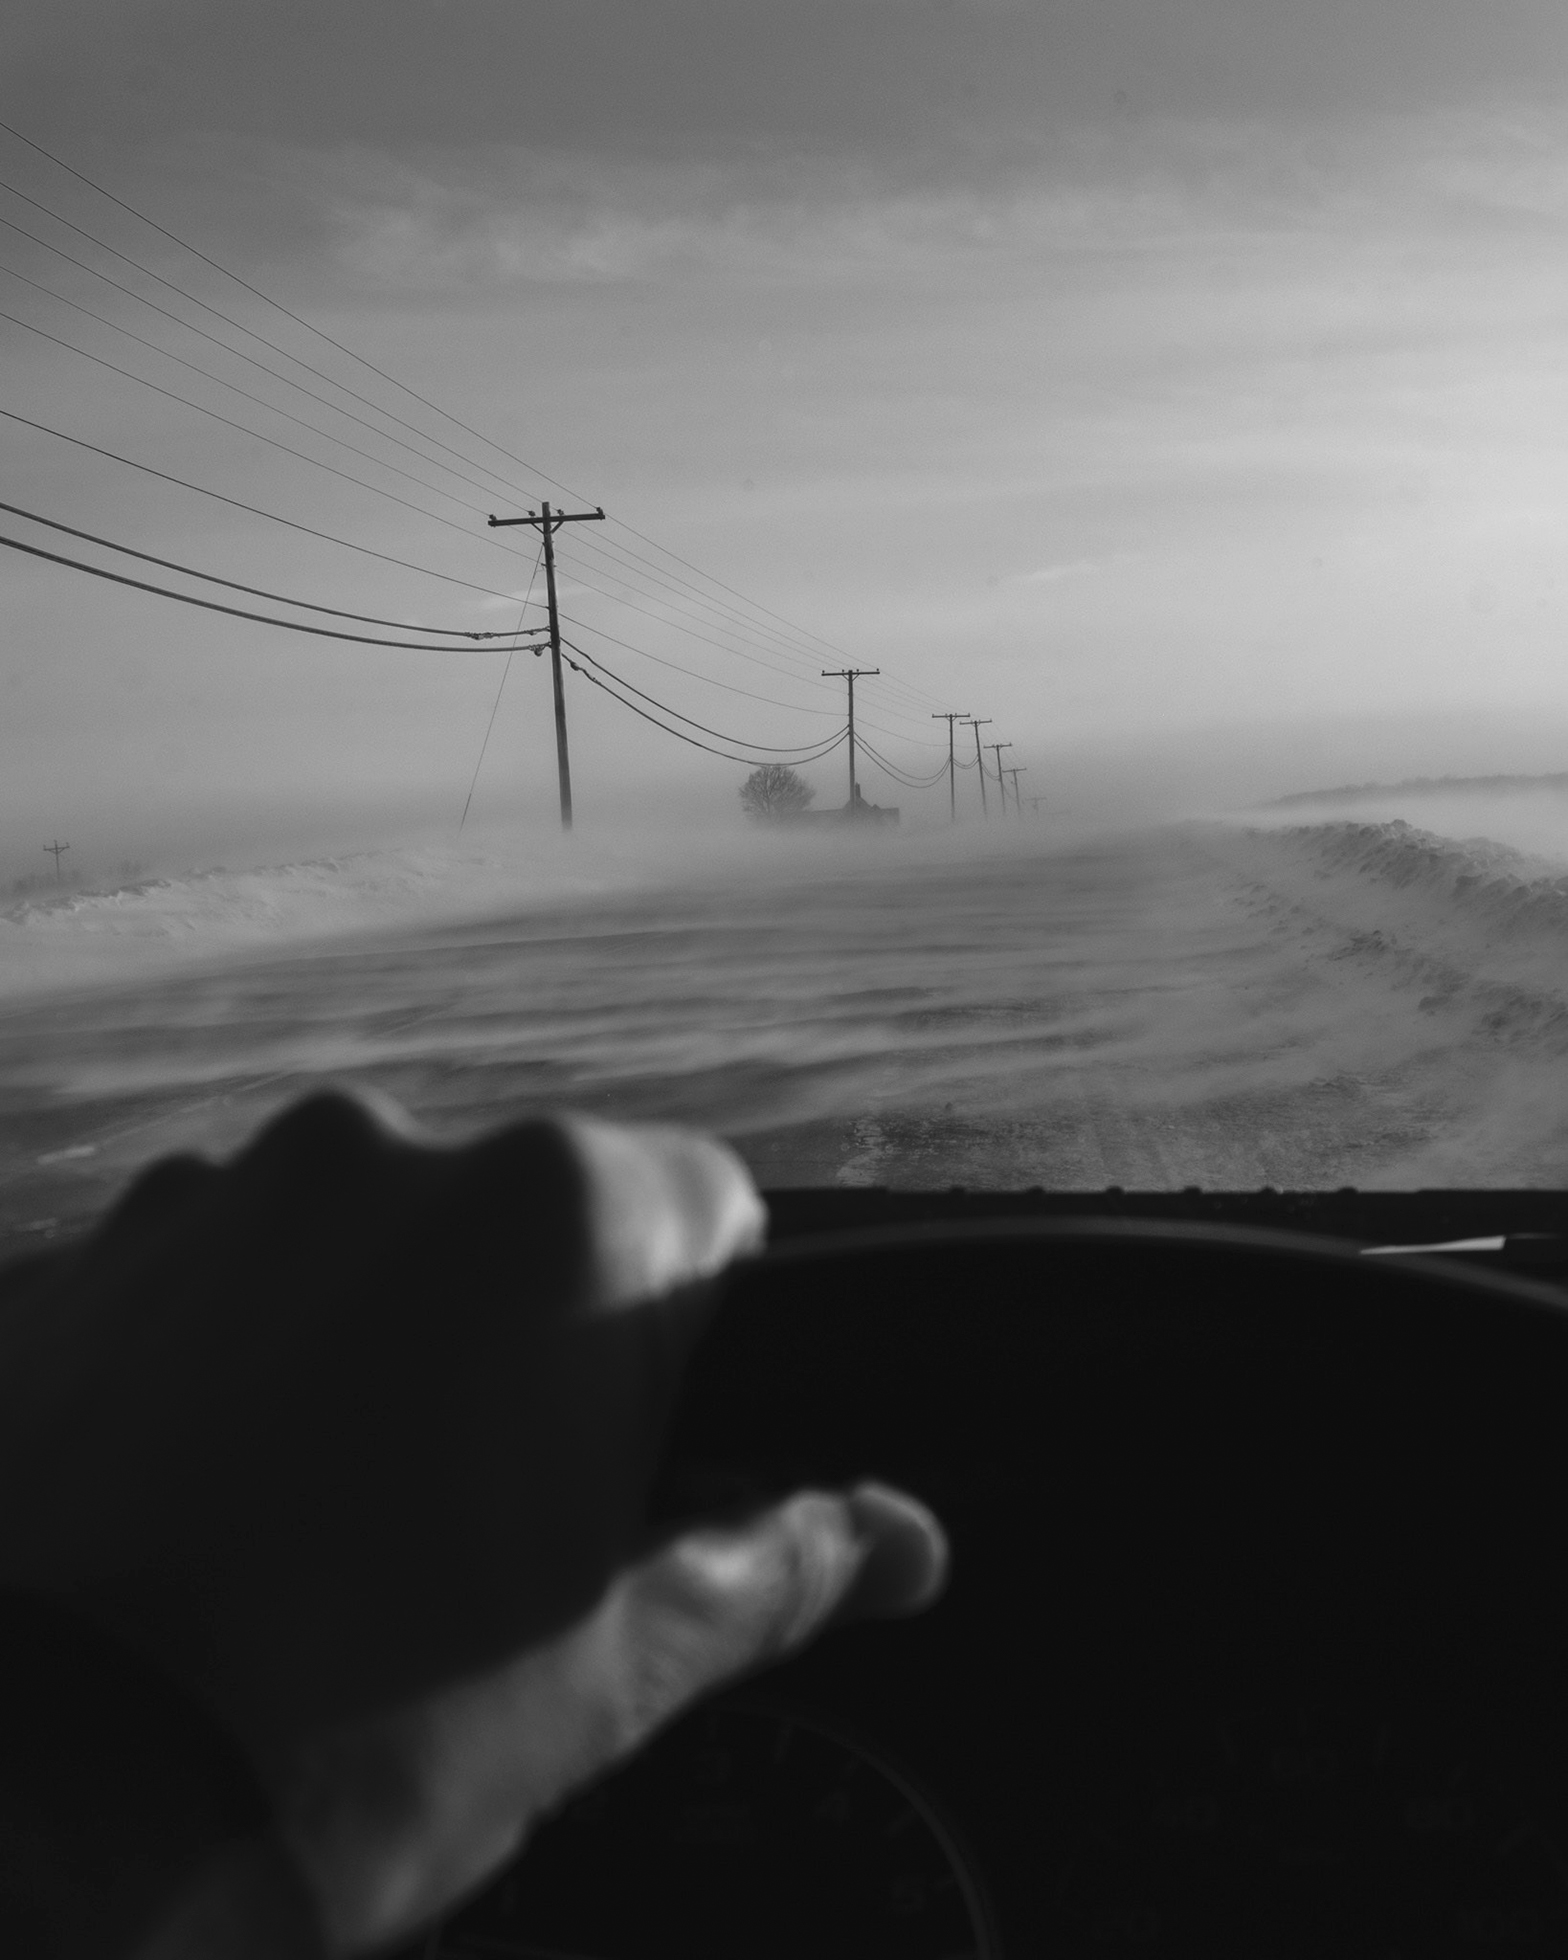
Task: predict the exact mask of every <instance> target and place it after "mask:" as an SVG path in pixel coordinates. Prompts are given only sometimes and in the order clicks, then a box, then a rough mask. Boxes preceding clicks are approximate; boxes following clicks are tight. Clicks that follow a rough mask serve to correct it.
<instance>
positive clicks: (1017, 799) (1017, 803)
mask: <svg viewBox="0 0 1568 1960" xmlns="http://www.w3.org/2000/svg"><path fill="white" fill-rule="evenodd" d="M1007 773H1008V775H1009V776H1011V777H1012V779H1013V815H1014V816H1015V817H1021V816H1022V815H1023V813H1024V804H1023V798H1022V797H1021V796H1020V795H1019V794H1018V778H1019V777H1020V776H1027V775H1028V773H1029V765H1028V763H1027V762H1025V763H1021V764H1020V765H1019V767H1018V768H1016V769H1011V768H1010V769H1009V770H1008V772H1007Z"/></svg>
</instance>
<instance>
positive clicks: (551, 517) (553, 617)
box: [490, 504, 604, 830]
mask: <svg viewBox="0 0 1568 1960" xmlns="http://www.w3.org/2000/svg"><path fill="white" fill-rule="evenodd" d="M603 516H604V506H603V505H602V504H601V505H600V507H599V508H598V510H557V511H552V510H551V508H550V506H549V505H548V504H541V505H540V506H539V510H538V512H537V513H536V512H534V511H530V512H529V513H528V515H527V516H526V517H492V518H491V519H490V526H491V529H492V530H499V529H501V528H503V527H504V526H505V525H508V524H537V525H538V526H539V529H540V530H541V531H542V532H543V533H544V583H545V590H546V592H548V594H549V595H550V678H551V679H552V680H553V681H554V683H555V766H556V770H557V772H558V773H559V775H560V778H561V828H562V830H570V829H571V827H572V765H571V762H570V760H569V758H568V757H567V753H566V690H565V689H564V688H563V687H562V685H561V620H560V615H559V614H558V613H557V612H556V610H555V545H554V544H553V542H552V539H553V538H554V536H555V533H556V532H557V531H559V530H560V528H561V526H562V525H563V524H587V523H590V522H592V521H593V520H594V519H596V518H602V517H603Z"/></svg>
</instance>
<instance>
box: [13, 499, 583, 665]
mask: <svg viewBox="0 0 1568 1960" xmlns="http://www.w3.org/2000/svg"><path fill="white" fill-rule="evenodd" d="M0 510H4V511H9V512H10V513H11V515H12V516H13V517H25V518H26V519H27V520H28V522H29V523H30V524H42V525H45V526H47V528H48V529H49V530H51V531H63V532H64V533H65V535H66V536H67V537H69V538H82V539H84V540H85V541H86V543H88V544H101V545H102V546H103V547H104V549H105V550H107V551H120V552H123V553H124V554H125V556H126V557H127V558H139V559H141V560H142V562H143V563H144V564H147V565H161V566H162V567H163V569H164V570H165V571H166V572H183V573H184V574H185V576H186V577H187V578H199V579H205V580H206V581H207V583H208V584H209V585H222V586H226V587H227V588H228V590H229V591H231V592H248V593H249V594H250V596H251V597H252V598H253V599H274V600H276V601H277V602H278V603H279V604H280V605H284V606H300V607H302V608H303V609H304V610H305V611H306V612H319V613H328V614H330V615H331V617H332V618H333V619H354V620H358V621H359V623H360V624H361V625H362V626H395V627H396V628H397V630H398V631H399V632H400V633H446V634H448V635H450V636H451V637H452V638H454V639H463V640H506V639H515V638H516V636H517V633H521V632H522V630H523V627H522V624H521V622H519V624H518V626H517V628H516V631H515V632H512V633H509V632H507V631H506V630H505V629H504V628H503V629H501V630H499V631H496V632H480V631H477V630H476V629H474V628H473V627H468V626H420V625H418V624H417V623H414V622H410V621H409V620H406V619H378V618H376V617H375V615H374V614H373V613H356V612H344V611H343V610H342V609H341V608H340V607H338V606H318V605H316V604H315V603H314V601H312V600H310V599H293V598H290V597H289V595H288V593H286V592H268V591H267V590H265V588H264V587H262V586H259V585H241V584H240V583H239V582H238V581H237V580H235V579H232V578H219V577H218V575H217V573H216V572H198V571H197V570H196V568H195V567H194V566H193V565H181V564H178V563H177V562H176V561H175V560H174V559H172V558H155V557H154V556H153V554H152V553H151V552H150V551H137V550H135V549H133V547H132V546H130V545H128V544H116V543H115V541H114V539H113V538H100V537H99V536H98V535H97V534H96V533H95V532H93V531H79V530H78V529H77V528H76V526H75V525H74V524H61V523H60V522H59V521H58V520H57V519H55V518H53V517H40V516H39V515H38V513H37V511H35V510H23V508H22V507H21V505H20V504H5V503H0ZM525 603H526V602H525ZM528 630H529V631H530V632H531V633H542V632H544V631H545V628H544V627H542V626H533V627H530V628H529V629H528Z"/></svg>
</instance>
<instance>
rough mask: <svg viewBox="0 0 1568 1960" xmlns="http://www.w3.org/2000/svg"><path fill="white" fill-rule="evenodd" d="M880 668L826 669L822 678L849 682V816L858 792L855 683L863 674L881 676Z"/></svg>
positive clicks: (855, 805) (853, 810)
mask: <svg viewBox="0 0 1568 1960" xmlns="http://www.w3.org/2000/svg"><path fill="white" fill-rule="evenodd" d="M881 671H882V669H881V668H880V667H833V668H827V667H824V668H823V670H822V678H823V679H824V680H825V681H848V682H849V814H850V815H851V816H854V814H855V811H856V807H857V802H858V791H857V787H856V783H855V683H856V681H857V680H859V679H860V677H861V675H862V674H880V673H881Z"/></svg>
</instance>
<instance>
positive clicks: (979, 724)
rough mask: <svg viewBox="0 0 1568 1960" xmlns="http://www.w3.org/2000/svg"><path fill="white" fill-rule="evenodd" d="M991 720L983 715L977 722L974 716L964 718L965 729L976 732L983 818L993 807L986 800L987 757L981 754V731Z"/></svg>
mask: <svg viewBox="0 0 1568 1960" xmlns="http://www.w3.org/2000/svg"><path fill="white" fill-rule="evenodd" d="M990 720H991V717H990V716H989V715H982V716H981V717H980V719H979V720H978V721H976V719H975V718H974V716H973V715H965V717H964V726H965V728H972V729H973V730H974V731H975V768H976V770H977V771H978V772H979V776H980V814H981V816H982V817H989V816H990V814H991V806H990V804H989V803H987V802H986V800H985V757H984V756H983V755H981V753H980V731H981V729H982V728H984V727H986V726H987V725H988V724H989V722H990Z"/></svg>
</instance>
